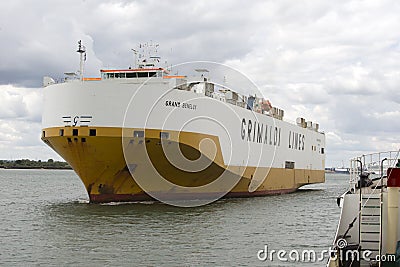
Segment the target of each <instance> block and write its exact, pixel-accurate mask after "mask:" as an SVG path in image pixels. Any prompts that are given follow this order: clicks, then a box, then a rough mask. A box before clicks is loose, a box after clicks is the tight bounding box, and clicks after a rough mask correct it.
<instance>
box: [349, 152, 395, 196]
mask: <svg viewBox="0 0 400 267" xmlns="http://www.w3.org/2000/svg"><path fill="white" fill-rule="evenodd" d="M399 155H400V149H399V150H392V151H385V152H376V153H370V154H365V155H361V156H359V157H355V158H352V159H350V181H349V182H350V190H352V191H353V192H355V190H356V186H357V183H358V181H359V177H360V173H361V171H362V172H363V173H369V174H370V175H372V176H373V177H372V178H377V177H383V176H384V175H385V173H386V171H387V169H388V168H389V167H393V166H395V165H396V164H397V163H398V159H399ZM360 162H361V163H362V166H361V164H360ZM381 164H382V166H381ZM361 168H362V169H361Z"/></svg>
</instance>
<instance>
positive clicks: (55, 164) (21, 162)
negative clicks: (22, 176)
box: [0, 159, 72, 170]
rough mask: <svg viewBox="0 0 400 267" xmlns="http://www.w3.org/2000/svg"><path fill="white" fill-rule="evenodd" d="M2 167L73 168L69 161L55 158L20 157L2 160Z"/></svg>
mask: <svg viewBox="0 0 400 267" xmlns="http://www.w3.org/2000/svg"><path fill="white" fill-rule="evenodd" d="M0 169H23V170H33V169H47V170H72V167H71V166H70V165H69V164H68V163H67V162H63V161H54V160H53V159H48V160H47V161H41V160H37V161H36V160H29V159H18V160H0Z"/></svg>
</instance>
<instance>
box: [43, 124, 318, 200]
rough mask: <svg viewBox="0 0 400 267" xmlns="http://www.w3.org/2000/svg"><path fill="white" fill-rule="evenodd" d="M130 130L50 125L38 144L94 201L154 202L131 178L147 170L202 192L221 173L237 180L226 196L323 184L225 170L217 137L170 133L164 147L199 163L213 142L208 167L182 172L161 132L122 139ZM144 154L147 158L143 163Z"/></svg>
mask: <svg viewBox="0 0 400 267" xmlns="http://www.w3.org/2000/svg"><path fill="white" fill-rule="evenodd" d="M74 129H75V131H74ZM90 130H95V131H96V135H95V136H91V134H90ZM133 130H134V129H123V128H113V127H90V129H89V128H88V127H52V128H46V129H44V130H43V133H42V140H43V141H44V142H45V143H46V144H48V145H49V146H50V147H51V148H52V149H54V150H55V151H56V152H57V153H58V154H59V155H61V156H62V157H63V158H64V159H65V160H66V161H67V162H68V163H69V164H70V165H71V166H72V168H73V169H74V170H75V172H76V173H77V174H78V176H79V177H80V178H81V180H82V182H83V184H84V185H85V188H86V190H87V193H88V195H89V198H90V202H92V203H104V202H114V201H116V202H121V201H139V200H150V199H152V197H151V194H150V195H149V194H148V193H149V192H147V193H146V192H145V191H144V190H143V189H142V188H141V187H140V186H139V185H138V183H137V182H136V180H137V179H134V178H136V176H137V177H142V178H143V177H145V179H149V180H151V179H157V177H153V176H154V174H153V173H152V172H150V171H149V169H151V168H153V169H155V170H156V172H157V173H158V174H159V175H161V176H162V177H163V178H165V179H166V180H168V181H169V182H170V183H172V184H175V185H178V186H183V187H189V188H202V186H204V185H206V184H209V183H211V182H213V181H216V180H217V179H218V178H219V177H220V176H221V174H223V173H224V174H225V175H227V177H228V179H237V181H238V182H237V183H236V185H234V187H232V188H231V190H229V192H226V194H225V193H224V197H252V196H262V195H268V194H282V193H289V192H293V191H295V190H297V189H298V188H299V187H301V186H302V185H305V184H310V183H323V182H324V181H325V174H324V171H323V170H306V169H285V168H261V169H262V170H261V172H260V167H259V168H258V167H256V166H225V165H224V163H223V158H222V153H221V149H220V146H219V140H218V138H217V137H215V136H205V135H204V134H197V133H189V132H175V133H172V134H171V137H170V138H169V140H168V144H170V145H171V144H173V143H175V144H178V146H179V149H180V151H181V152H182V154H183V155H184V156H185V158H187V159H188V160H196V159H198V158H199V157H200V156H201V155H202V152H200V151H203V153H205V154H208V153H207V151H206V152H204V149H200V145H201V144H200V143H201V141H202V140H204V139H205V138H208V139H211V140H212V141H213V142H214V144H216V148H217V149H216V153H214V157H213V159H212V160H211V159H209V158H208V157H205V158H206V160H209V161H210V162H209V164H208V166H207V167H206V168H204V169H202V170H200V171H198V172H190V171H185V170H182V169H181V168H178V167H176V166H175V165H174V164H172V163H171V162H170V160H169V159H168V158H167V157H166V155H165V152H164V150H163V146H162V145H161V142H163V140H161V139H160V130H145V131H144V132H145V137H142V138H140V137H132V135H131V137H127V135H124V132H125V131H129V132H132V131H133ZM61 132H62V134H61ZM127 142H129V143H127ZM124 149H125V150H127V149H131V150H132V152H133V153H130V155H133V156H132V158H128V159H127V157H126V153H124ZM206 150H207V149H206ZM144 153H146V154H147V155H148V159H149V160H146V159H144V158H145V157H144V156H143V155H144ZM203 156H204V155H203ZM130 163H132V164H130ZM151 165H152V166H151ZM132 166H134V170H133V169H132ZM256 173H262V174H265V177H261V178H265V179H262V180H263V182H262V183H261V184H260V185H259V186H258V187H257V188H256V190H254V191H253V190H249V188H250V184H251V180H252V179H254V178H255V177H254V176H253V175H255V174H256ZM147 176H148V177H147ZM224 189H225V188H223V187H218V186H216V187H214V189H213V190H211V191H204V190H199V191H197V192H196V193H195V194H193V192H191V193H180V194H178V195H176V194H173V195H172V196H173V197H179V198H182V199H193V198H212V197H214V196H215V195H216V194H219V193H221V192H220V191H223V190H224ZM157 190H158V191H159V192H157V193H158V194H159V195H160V194H163V193H165V197H168V196H169V193H170V192H171V190H173V187H169V186H163V185H160V187H159V188H157ZM170 196H171V195H170Z"/></svg>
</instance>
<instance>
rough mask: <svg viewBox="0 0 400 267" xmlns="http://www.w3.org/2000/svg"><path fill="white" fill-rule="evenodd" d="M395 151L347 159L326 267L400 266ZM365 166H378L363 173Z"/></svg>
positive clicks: (399, 176) (399, 181) (399, 167)
mask: <svg viewBox="0 0 400 267" xmlns="http://www.w3.org/2000/svg"><path fill="white" fill-rule="evenodd" d="M399 152H400V150H399V151H389V152H379V153H373V154H368V155H362V156H360V157H356V158H354V159H351V161H350V166H351V168H350V187H349V189H348V190H347V191H346V192H345V193H344V194H343V195H342V196H340V197H339V198H338V201H337V202H338V205H339V207H340V208H341V214H340V219H339V224H338V227H337V231H336V236H335V239H334V242H333V245H332V248H331V251H333V253H332V254H331V257H330V259H329V262H328V265H327V266H328V267H348V266H353V267H355V266H400V224H399V210H398V208H399V204H400V198H399V194H400V161H399ZM368 166H380V168H379V169H378V168H375V171H374V173H371V172H365V171H364V170H365V169H366V168H365V167H367V168H368ZM360 170H363V171H360Z"/></svg>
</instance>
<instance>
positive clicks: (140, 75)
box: [137, 72, 149, 78]
mask: <svg viewBox="0 0 400 267" xmlns="http://www.w3.org/2000/svg"><path fill="white" fill-rule="evenodd" d="M137 75H138V78H145V77H149V73H148V72H138V73H137Z"/></svg>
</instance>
